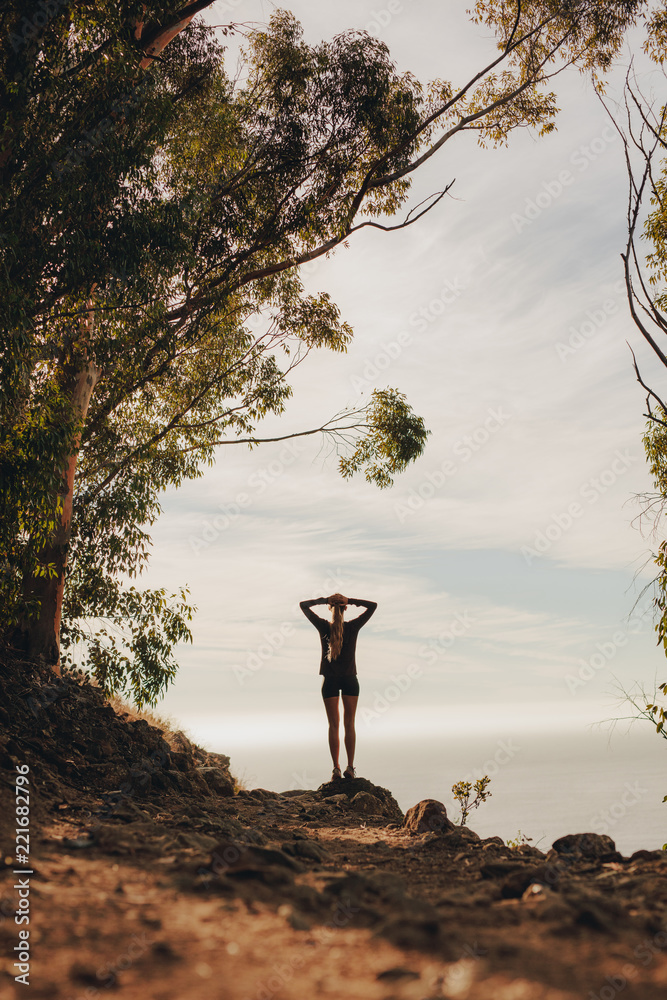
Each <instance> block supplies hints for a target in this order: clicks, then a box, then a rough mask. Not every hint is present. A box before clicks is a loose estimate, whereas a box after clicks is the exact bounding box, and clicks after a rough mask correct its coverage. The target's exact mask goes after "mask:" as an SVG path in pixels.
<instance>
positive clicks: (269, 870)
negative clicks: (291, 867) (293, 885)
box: [227, 865, 294, 886]
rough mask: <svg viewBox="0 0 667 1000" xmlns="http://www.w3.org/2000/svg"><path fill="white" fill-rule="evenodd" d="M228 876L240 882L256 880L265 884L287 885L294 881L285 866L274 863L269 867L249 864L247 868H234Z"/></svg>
mask: <svg viewBox="0 0 667 1000" xmlns="http://www.w3.org/2000/svg"><path fill="white" fill-rule="evenodd" d="M227 878H231V879H236V880H238V881H240V882H247V881H250V880H252V881H254V882H262V883H263V884H264V885H276V886H277V885H287V884H288V883H290V882H293V881H294V876H293V875H291V874H290V873H289V872H286V871H285V869H284V868H277V867H274V866H273V865H269V866H268V867H266V868H264V867H257V866H254V865H248V866H247V867H245V868H234V869H233V870H232V871H229V872H227Z"/></svg>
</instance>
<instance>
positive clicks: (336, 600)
mask: <svg viewBox="0 0 667 1000" xmlns="http://www.w3.org/2000/svg"><path fill="white" fill-rule="evenodd" d="M327 604H328V605H329V607H330V608H332V607H333V606H334V604H340V605H341V606H342V608H343V610H345V608H346V607H347V597H343V595H342V594H332V595H331V597H327Z"/></svg>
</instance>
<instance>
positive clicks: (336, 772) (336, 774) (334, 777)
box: [331, 767, 340, 781]
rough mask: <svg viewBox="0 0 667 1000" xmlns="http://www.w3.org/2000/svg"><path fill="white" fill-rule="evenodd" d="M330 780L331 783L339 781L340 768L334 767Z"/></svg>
mask: <svg viewBox="0 0 667 1000" xmlns="http://www.w3.org/2000/svg"><path fill="white" fill-rule="evenodd" d="M331 780H332V781H340V768H339V767H334V769H333V773H332V775H331Z"/></svg>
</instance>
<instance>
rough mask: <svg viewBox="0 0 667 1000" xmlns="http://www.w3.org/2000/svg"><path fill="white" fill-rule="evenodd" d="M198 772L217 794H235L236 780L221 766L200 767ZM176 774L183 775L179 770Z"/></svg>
mask: <svg viewBox="0 0 667 1000" xmlns="http://www.w3.org/2000/svg"><path fill="white" fill-rule="evenodd" d="M197 772H198V773H199V774H200V775H201V776H202V778H203V779H204V781H205V782H206V784H207V785H208V787H209V788H210V789H211V791H213V792H215V794H216V795H225V796H230V795H233V794H234V782H233V781H232V779H231V778H230V777H229V774H228V773H227V772H226V771H223V770H222V768H220V767H198V768H197ZM173 774H174V775H178V776H179V778H181V777H182V776H181V775H180V774H179V772H178V771H174V772H173Z"/></svg>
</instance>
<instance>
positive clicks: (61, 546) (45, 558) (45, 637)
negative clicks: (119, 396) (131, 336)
mask: <svg viewBox="0 0 667 1000" xmlns="http://www.w3.org/2000/svg"><path fill="white" fill-rule="evenodd" d="M100 375H101V370H100V369H99V368H98V367H97V366H96V365H95V364H94V362H92V361H88V362H87V363H86V364H85V365H84V367H83V368H81V369H79V371H75V372H74V373H73V374H72V375H71V376H70V377H69V379H68V380H67V381H68V382H69V386H68V388H69V393H68V395H69V397H70V401H71V404H72V408H73V411H74V414H75V416H76V417H78V419H79V421H80V426H81V427H82V426H83V423H84V421H85V419H86V414H87V413H88V406H89V405H90V398H91V396H92V394H93V389H94V388H95V385H96V384H97V382H98V380H99V378H100ZM80 443H81V432H80V431H79V433H78V434H77V435H76V437H75V438H74V440H73V442H72V445H73V450H72V454H71V455H70V457H69V460H68V462H67V466H66V468H65V471H64V475H63V488H62V492H61V494H60V497H61V500H62V509H61V512H60V515H59V517H58V524H57V527H56V530H55V532H54V534H53V538H52V540H51V541H50V543H49V544H48V545H47V546H45V547H44V549H42V551H41V552H40V554H39V560H40V562H41V563H43V564H45V565H46V566H50V567H51V569H50V573H49V575H46V576H31V577H30V578H28V579H26V581H25V597H26V600H27V601H31V602H33V601H35V600H37V601H39V613H38V615H37V617H36V618H32V619H29V620H27V621H26V622H25V624H24V626H23V629H22V631H23V646H24V648H25V650H26V652H27V654H28V656H30V657H31V658H34V659H39V660H42V661H43V662H45V663H48V664H50V665H51V666H52V667H53V669H54V670H55V672H56V673H57V674H59V673H60V619H61V617H62V608H63V592H64V589H65V570H66V568H67V553H68V549H69V542H70V536H71V532H72V500H73V495H74V472H75V470H76V463H77V458H78V455H79V445H80Z"/></svg>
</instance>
